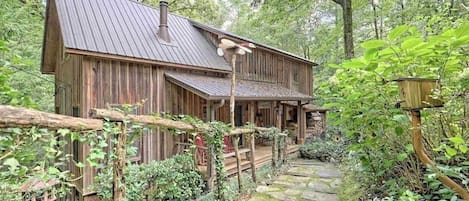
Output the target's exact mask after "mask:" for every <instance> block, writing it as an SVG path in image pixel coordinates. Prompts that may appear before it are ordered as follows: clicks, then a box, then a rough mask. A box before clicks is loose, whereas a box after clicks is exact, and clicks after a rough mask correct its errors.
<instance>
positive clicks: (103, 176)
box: [94, 154, 204, 200]
mask: <svg viewBox="0 0 469 201" xmlns="http://www.w3.org/2000/svg"><path fill="white" fill-rule="evenodd" d="M125 177H126V185H127V192H126V197H125V199H126V200H144V199H146V198H149V199H151V200H190V199H194V198H196V197H197V196H199V195H200V194H201V193H202V189H203V186H204V185H203V180H202V177H201V175H200V174H199V173H198V172H197V171H195V167H194V161H193V157H192V156H191V155H190V154H183V155H177V156H174V157H172V158H170V159H166V160H163V161H153V162H150V163H148V164H142V165H130V166H129V167H128V169H127V172H126V175H125ZM95 181H96V183H95V187H94V189H95V190H96V191H97V193H98V195H99V196H100V198H101V199H102V200H112V169H110V168H106V169H103V171H102V172H100V173H98V176H97V177H96V180H95Z"/></svg>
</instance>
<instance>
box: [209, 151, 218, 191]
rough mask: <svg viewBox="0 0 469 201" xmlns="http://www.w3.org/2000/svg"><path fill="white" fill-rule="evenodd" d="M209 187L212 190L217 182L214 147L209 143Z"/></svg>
mask: <svg viewBox="0 0 469 201" xmlns="http://www.w3.org/2000/svg"><path fill="white" fill-rule="evenodd" d="M207 175H208V179H207V187H208V189H209V190H210V191H211V190H212V189H213V187H214V185H215V184H214V183H215V177H216V172H215V152H214V147H213V145H212V144H209V145H208V156H207Z"/></svg>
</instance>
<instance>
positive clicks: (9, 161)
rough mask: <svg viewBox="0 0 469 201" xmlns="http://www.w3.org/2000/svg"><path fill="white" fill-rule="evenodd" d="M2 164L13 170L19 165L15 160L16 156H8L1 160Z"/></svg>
mask: <svg viewBox="0 0 469 201" xmlns="http://www.w3.org/2000/svg"><path fill="white" fill-rule="evenodd" d="M3 165H7V166H9V167H10V170H14V169H16V167H18V166H19V165H20V163H19V162H18V160H16V158H8V159H6V160H5V161H4V162H3Z"/></svg>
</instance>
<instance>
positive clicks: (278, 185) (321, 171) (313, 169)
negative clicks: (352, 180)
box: [249, 159, 342, 201]
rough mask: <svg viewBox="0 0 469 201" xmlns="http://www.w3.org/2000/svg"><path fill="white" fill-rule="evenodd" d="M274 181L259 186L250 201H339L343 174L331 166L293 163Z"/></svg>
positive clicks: (303, 161) (297, 160)
mask: <svg viewBox="0 0 469 201" xmlns="http://www.w3.org/2000/svg"><path fill="white" fill-rule="evenodd" d="M289 163H290V166H291V167H290V168H289V169H288V170H287V171H286V172H285V173H283V174H281V175H280V176H279V177H277V178H276V179H275V180H273V181H270V182H265V184H262V185H259V186H258V187H257V189H256V192H255V193H253V194H252V197H251V198H250V199H249V201H265V200H267V201H269V200H272V201H273V200H282V201H338V200H339V198H338V197H337V192H338V188H339V185H340V184H341V183H342V173H341V172H340V171H339V169H338V168H337V167H336V166H334V165H333V164H331V163H324V162H319V161H315V160H303V159H294V160H292V161H290V162H289Z"/></svg>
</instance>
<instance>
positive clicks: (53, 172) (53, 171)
mask: <svg viewBox="0 0 469 201" xmlns="http://www.w3.org/2000/svg"><path fill="white" fill-rule="evenodd" d="M47 173H49V174H51V175H58V174H59V173H60V170H59V169H57V168H55V167H49V169H47Z"/></svg>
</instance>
